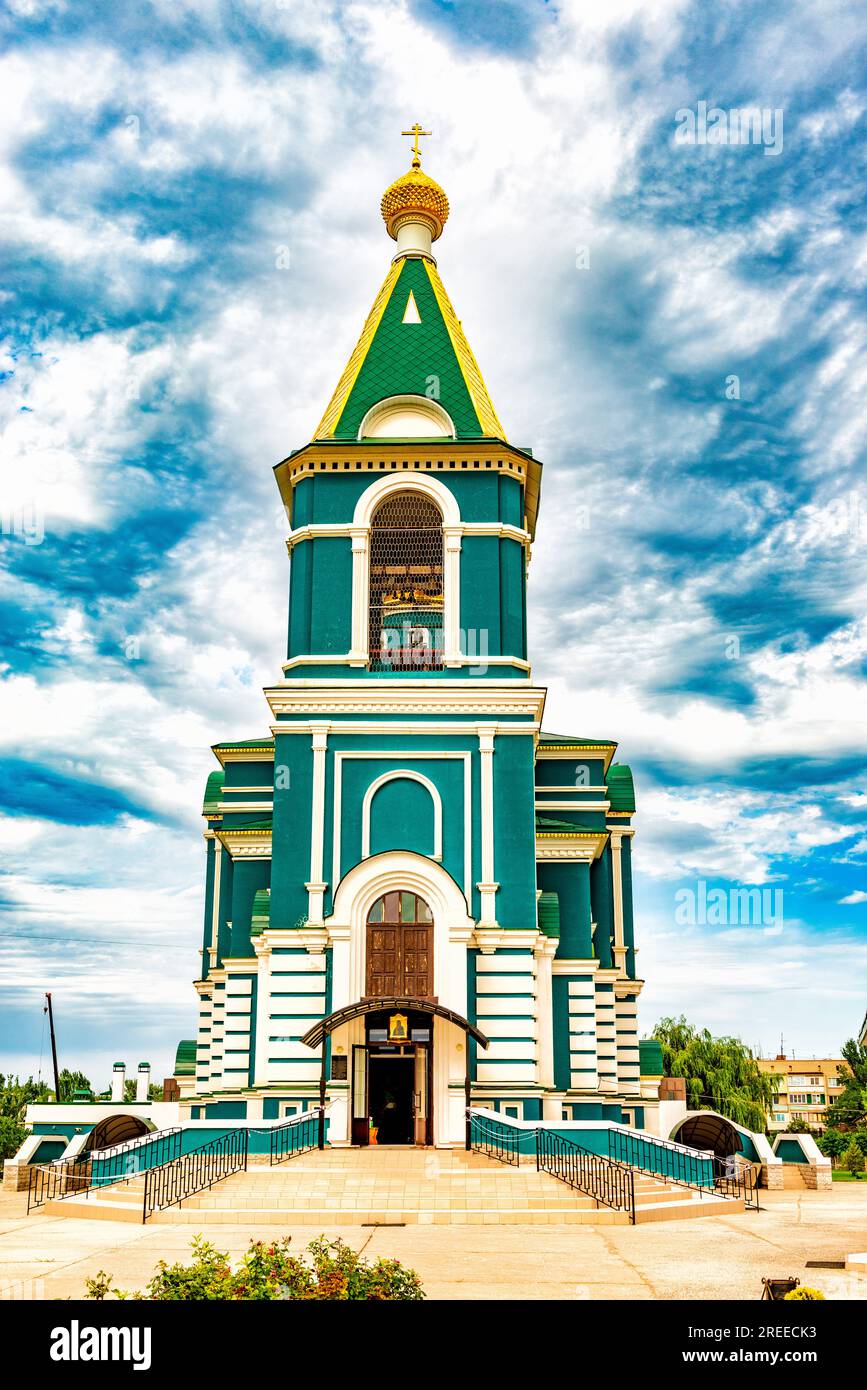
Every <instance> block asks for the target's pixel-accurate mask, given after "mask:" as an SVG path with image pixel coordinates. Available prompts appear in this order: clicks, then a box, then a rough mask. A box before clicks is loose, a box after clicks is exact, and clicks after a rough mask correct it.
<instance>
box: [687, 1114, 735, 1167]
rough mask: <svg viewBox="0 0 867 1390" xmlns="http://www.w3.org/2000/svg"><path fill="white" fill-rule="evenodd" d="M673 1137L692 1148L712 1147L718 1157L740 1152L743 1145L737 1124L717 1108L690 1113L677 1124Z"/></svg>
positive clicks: (726, 1156)
mask: <svg viewBox="0 0 867 1390" xmlns="http://www.w3.org/2000/svg"><path fill="white" fill-rule="evenodd" d="M671 1138H672V1139H675V1138H676V1139H677V1142H678V1144H686V1145H687V1147H688V1148H690V1149H711V1150H712V1151H713V1152H714V1153H715V1154H716V1156H717V1158H728V1157H729V1156H730V1155H731V1154H736V1153H739V1152H740V1147H741V1140H740V1135H739V1134H738V1131H737V1129H736V1128H735V1126H734V1125H733V1124H732V1122H731V1121H730V1120H727V1119H726V1118H725V1116H724V1115H718V1114H717V1112H716V1111H715V1110H699V1111H697V1112H696V1113H695V1114H694V1115H688V1116H687V1117H686V1119H685V1120H682V1121H681V1123H680V1124H679V1125H677V1126H676V1128H675V1130H674V1132H673V1133H672V1135H671Z"/></svg>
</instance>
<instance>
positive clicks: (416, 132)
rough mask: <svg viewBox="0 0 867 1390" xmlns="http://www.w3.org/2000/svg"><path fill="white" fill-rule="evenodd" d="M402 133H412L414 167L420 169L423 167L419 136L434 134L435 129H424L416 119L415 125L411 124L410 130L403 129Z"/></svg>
mask: <svg viewBox="0 0 867 1390" xmlns="http://www.w3.org/2000/svg"><path fill="white" fill-rule="evenodd" d="M400 133H401V135H411V136H412V167H413V169H420V168H421V150H420V149H419V147H418V137H419V136H420V135H433V131H432V130H422V128H421V126H420V125H419V123H418V121H416V123H415V125H413V126H410V128H409V130H402V131H401V132H400Z"/></svg>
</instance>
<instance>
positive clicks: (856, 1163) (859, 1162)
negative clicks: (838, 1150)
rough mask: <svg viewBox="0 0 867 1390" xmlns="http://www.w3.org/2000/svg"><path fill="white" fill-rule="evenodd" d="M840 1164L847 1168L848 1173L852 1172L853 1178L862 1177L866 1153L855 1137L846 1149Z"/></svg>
mask: <svg viewBox="0 0 867 1390" xmlns="http://www.w3.org/2000/svg"><path fill="white" fill-rule="evenodd" d="M840 1165H841V1167H843V1168H845V1169H846V1171H847V1173H851V1174H852V1176H853V1178H858V1177H860V1176H861V1174H862V1173H863V1172H864V1155H863V1154H862V1152H861V1150H860V1149H859V1148H858V1145H857V1144H856V1143H855V1141H854V1139H853V1140H852V1143H851V1144H849V1146H848V1147H847V1148H846V1149H845V1151H844V1153H843V1157H842V1158H841V1160H840Z"/></svg>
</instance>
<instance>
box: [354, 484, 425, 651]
mask: <svg viewBox="0 0 867 1390" xmlns="http://www.w3.org/2000/svg"><path fill="white" fill-rule="evenodd" d="M369 594H370V599H369V603H370V611H369V626H370V631H369V641H370V669H371V670H373V671H430V670H433V669H435V668H437V667H440V666H442V664H443V519H442V515H441V514H440V511H439V509H438V507H437V506H436V505H435V504H434V503H433V502H431V501H430V500H429V499H428V498H427V497H424V496H423V495H422V494H421V493H420V492H416V491H406V492H398V493H394V494H393V495H391V496H389V497H386V498H385V499H384V500H383V501H382V502H381V503H380V504H379V506H378V507H377V509H376V511H375V512H374V513H373V517H372V518H371V526H370V589H369Z"/></svg>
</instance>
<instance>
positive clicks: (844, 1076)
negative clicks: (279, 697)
mask: <svg viewBox="0 0 867 1390" xmlns="http://www.w3.org/2000/svg"><path fill="white" fill-rule="evenodd" d="M842 1054H843V1060H844V1062H846V1063H848V1065H847V1066H845V1067H843V1066H839V1067H838V1068H837V1076H838V1077H839V1079H840V1082H841V1085H842V1088H843V1089H842V1090H841V1092H840V1094H839V1095H838V1096H835V1097H834V1099H833V1100H832V1101H831V1104H830V1105H829V1106H828V1109H827V1110H826V1111H825V1123H826V1124H827V1125H829V1126H830V1127H832V1128H835V1129H843V1130H848V1129H854V1128H855V1126H856V1125H859V1124H863V1123H864V1122H865V1120H867V1047H862V1046H861V1045H860V1044H859V1043H857V1042H856V1041H855V1039H854V1038H850V1039H849V1041H848V1042H847V1043H844V1045H843V1048H842Z"/></svg>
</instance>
